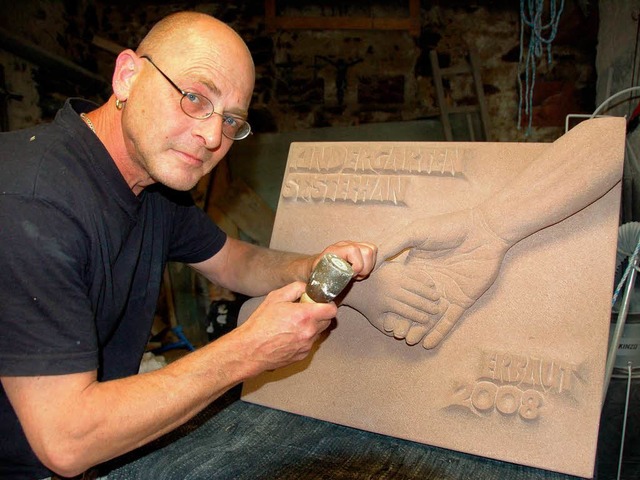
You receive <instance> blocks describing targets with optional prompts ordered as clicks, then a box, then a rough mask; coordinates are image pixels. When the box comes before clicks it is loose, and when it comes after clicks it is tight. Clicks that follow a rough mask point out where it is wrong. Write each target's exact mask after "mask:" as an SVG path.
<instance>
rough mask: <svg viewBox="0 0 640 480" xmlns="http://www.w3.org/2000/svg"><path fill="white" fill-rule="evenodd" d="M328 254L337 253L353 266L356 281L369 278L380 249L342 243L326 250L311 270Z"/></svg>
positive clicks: (358, 243) (369, 245)
mask: <svg viewBox="0 0 640 480" xmlns="http://www.w3.org/2000/svg"><path fill="white" fill-rule="evenodd" d="M326 253H335V254H336V255H338V256H339V257H340V258H343V259H344V260H346V261H347V262H349V263H350V264H351V267H352V268H353V271H354V273H355V276H354V278H355V279H356V280H362V279H364V278H367V277H368V276H369V274H370V273H371V271H372V270H373V267H374V266H375V264H376V257H377V254H378V248H377V247H376V246H375V245H374V244H373V243H367V242H351V241H342V242H337V243H334V244H333V245H330V246H328V247H327V248H325V249H324V250H323V251H322V253H321V254H320V255H318V256H317V257H316V258H315V259H314V261H313V264H312V267H311V270H310V271H309V274H311V271H312V270H313V268H314V267H315V266H316V265H317V263H318V262H319V261H320V259H321V258H322V257H323V256H324V254H326Z"/></svg>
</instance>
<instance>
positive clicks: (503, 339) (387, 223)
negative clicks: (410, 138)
mask: <svg viewBox="0 0 640 480" xmlns="http://www.w3.org/2000/svg"><path fill="white" fill-rule="evenodd" d="M624 130H625V126H624V120H623V119H621V118H603V119H594V120H589V121H586V122H583V123H582V124H580V125H578V126H577V127H575V128H574V129H573V130H571V131H570V132H568V133H567V134H565V135H564V136H563V137H562V138H560V139H559V140H557V141H556V142H554V143H551V144H540V143H523V144H518V143H455V142H447V143H445V142H442V143H404V142H402V143H388V142H383V143H357V142H346V143H293V144H292V145H291V148H290V152H289V157H288V163H287V168H286V171H285V177H284V180H283V185H282V190H281V195H280V200H279V205H278V210H277V214H276V221H275V227H274V231H273V236H272V239H271V247H272V248H276V249H282V250H291V251H299V252H306V253H318V252H320V251H322V250H323V249H324V248H325V247H326V246H327V245H329V244H331V243H333V242H336V241H339V240H344V239H351V240H362V241H370V242H373V243H376V244H379V245H380V255H381V256H383V258H381V259H380V260H381V261H380V265H379V266H378V267H377V269H376V270H375V271H374V272H373V273H372V275H371V276H370V277H369V278H368V279H366V280H364V281H361V282H358V283H357V284H356V285H354V286H353V288H352V289H351V291H349V292H348V293H347V294H346V297H345V298H344V300H343V304H342V306H341V307H340V309H339V311H338V315H337V318H336V320H335V324H334V325H333V328H330V329H329V331H328V332H326V335H324V336H323V338H322V339H321V340H320V341H319V342H318V343H317V345H316V348H315V349H314V350H313V352H312V353H311V354H310V355H309V357H308V358H307V359H306V360H305V361H303V362H300V363H297V364H295V365H291V366H289V367H287V368H283V369H280V370H277V371H273V372H267V373H264V374H262V375H261V376H259V377H257V378H255V379H252V380H249V381H247V382H245V384H244V387H243V395H242V398H243V400H245V401H248V402H252V403H256V404H260V405H264V406H268V407H272V408H276V409H280V410H284V411H288V412H292V413H297V414H301V415H305V416H310V417H313V418H317V419H321V420H326V421H329V422H333V423H338V424H343V425H347V426H350V427H355V428H358V429H363V430H367V431H371V432H376V433H380V434H385V435H390V436H393V437H398V438H403V439H407V440H412V441H416V442H420V443H424V444H428V445H434V446H439V447H444V448H448V449H453V450H457V451H462V452H466V453H470V454H475V455H480V456H484V457H489V458H493V459H497V460H502V461H508V462H513V463H517V464H522V465H528V466H532V467H537V468H542V469H547V470H553V471H557V472H562V473H567V474H571V475H577V476H582V477H592V476H593V473H594V463H595V453H596V445H597V434H598V425H599V418H600V410H601V403H602V394H603V383H604V382H603V380H604V366H605V361H606V354H607V347H608V345H607V343H608V335H609V322H610V318H611V297H612V291H613V282H614V273H615V258H616V243H617V230H618V209H619V200H620V183H619V180H620V177H621V175H622V163H623V156H624ZM478 211H482V212H483V214H482V215H480V216H476V213H474V212H478ZM463 226H464V228H463ZM472 231H475V232H476V234H472V233H469V232H472ZM477 232H480V233H479V234H478V233H477ZM405 234H406V236H407V237H408V238H407V239H406V242H405V243H402V241H399V240H398V238H402V237H403V235H405ZM474 235H475V237H474ZM443 236H448V238H447V239H446V241H445V240H443ZM471 238H475V239H476V240H475V241H476V243H475V244H474V245H470V247H469V248H467V249H466V250H465V249H461V247H460V246H459V245H458V244H460V243H464V242H470V239H471ZM389 239H391V240H389ZM478 239H480V240H478ZM451 242H453V243H451ZM456 242H457V243H456ZM454 244H455V245H454ZM488 246H490V247H488ZM394 247H395V248H396V250H398V251H394ZM494 247H495V248H494ZM486 250H488V252H487V251H486ZM391 254H393V255H391ZM465 262H466V263H467V264H469V265H471V267H470V269H467V270H458V268H459V267H460V266H461V265H464V264H465ZM494 270H495V272H494ZM492 272H494V273H492ZM412 282H413V283H412ZM415 295H418V296H420V295H422V296H423V297H421V298H424V301H423V304H424V309H423V310H422V311H421V309H420V308H416V306H415V304H413V302H415V298H413V297H412V298H409V296H414V297H415ZM259 301H260V299H252V300H251V301H249V302H247V303H246V304H245V306H244V307H243V309H242V312H241V315H240V321H241V322H243V321H246V318H248V316H249V315H250V314H251V312H252V311H253V310H254V309H255V308H256V306H257V305H258V302H259ZM361 312H362V313H361ZM363 313H364V314H363ZM365 315H366V316H365Z"/></svg>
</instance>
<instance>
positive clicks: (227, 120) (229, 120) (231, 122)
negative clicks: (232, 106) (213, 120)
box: [224, 117, 238, 127]
mask: <svg viewBox="0 0 640 480" xmlns="http://www.w3.org/2000/svg"><path fill="white" fill-rule="evenodd" d="M224 123H226V124H227V125H229V126H231V127H237V126H238V121H237V120H236V119H235V118H233V117H224Z"/></svg>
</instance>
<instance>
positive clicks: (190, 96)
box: [185, 93, 202, 104]
mask: <svg viewBox="0 0 640 480" xmlns="http://www.w3.org/2000/svg"><path fill="white" fill-rule="evenodd" d="M185 97H187V100H189V101H190V102H191V103H196V104H198V103H202V100H201V99H200V96H199V95H197V94H195V93H187V94H186V95H185Z"/></svg>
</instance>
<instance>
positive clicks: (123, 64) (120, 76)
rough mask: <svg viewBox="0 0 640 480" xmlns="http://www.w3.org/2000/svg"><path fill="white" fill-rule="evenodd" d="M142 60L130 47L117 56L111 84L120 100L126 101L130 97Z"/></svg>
mask: <svg viewBox="0 0 640 480" xmlns="http://www.w3.org/2000/svg"><path fill="white" fill-rule="evenodd" d="M140 62H141V59H140V57H138V55H136V53H135V52H134V51H133V50H130V49H127V50H124V51H122V52H120V54H119V55H118V58H116V65H115V68H114V69H113V79H112V81H111V86H112V87H113V93H114V94H115V96H116V98H117V99H118V100H120V101H122V102H126V101H127V99H128V98H129V91H130V90H131V86H132V85H133V82H134V81H135V78H136V76H137V74H138V69H139V65H140Z"/></svg>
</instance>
